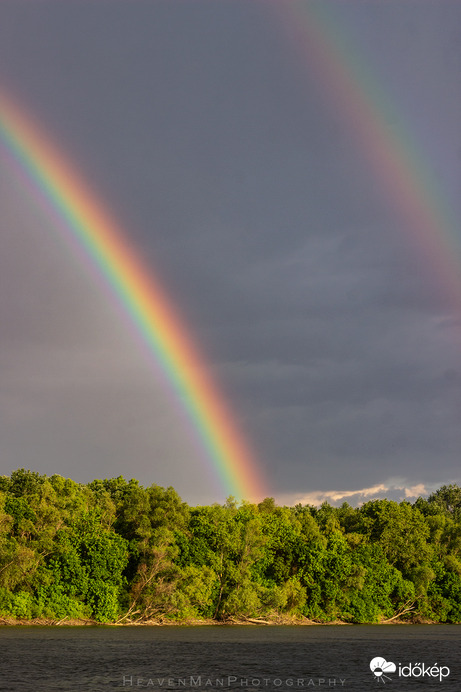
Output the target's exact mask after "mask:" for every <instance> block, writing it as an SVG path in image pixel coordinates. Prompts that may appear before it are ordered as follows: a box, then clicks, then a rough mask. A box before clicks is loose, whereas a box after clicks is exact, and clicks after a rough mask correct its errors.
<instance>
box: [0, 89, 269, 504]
mask: <svg viewBox="0 0 461 692" xmlns="http://www.w3.org/2000/svg"><path fill="white" fill-rule="evenodd" d="M0 141H1V142H2V144H3V147H4V148H5V149H6V152H7V153H8V155H9V157H10V159H12V160H13V163H14V164H16V165H17V166H19V169H20V171H21V173H22V174H25V176H26V179H27V181H28V182H29V183H30V184H31V185H32V187H33V190H34V192H36V193H37V192H38V193H39V195H40V198H42V199H44V200H45V201H46V203H47V205H48V206H51V209H52V211H53V212H54V213H55V214H57V215H58V217H59V218H60V220H61V222H64V223H62V224H61V225H62V227H63V229H65V230H64V231H63V232H64V233H66V235H69V234H70V235H71V237H72V238H71V239H72V241H73V244H74V245H77V247H78V248H79V249H80V250H83V251H84V255H85V256H86V257H87V258H88V259H89V260H90V262H91V263H92V265H93V267H95V268H96V270H97V273H98V276H102V277H103V279H104V281H105V284H106V285H107V286H108V287H109V289H110V292H111V294H112V295H113V296H114V297H115V298H116V300H117V301H118V302H119V303H120V304H121V305H122V306H123V309H124V311H125V313H126V315H128V317H129V319H130V321H131V324H132V325H133V327H134V330H135V331H136V334H137V335H138V336H141V338H142V341H143V343H144V345H145V346H146V347H147V349H148V352H149V354H150V355H151V357H152V358H153V360H154V363H155V365H156V367H158V366H159V367H160V369H161V371H162V373H163V374H164V375H165V377H166V379H167V381H168V383H169V385H170V387H171V388H172V390H173V391H174V393H175V395H176V400H177V402H178V404H179V405H180V407H181V409H182V410H183V411H185V412H186V414H187V418H188V421H189V422H190V423H192V427H193V429H194V431H195V433H196V435H197V437H198V439H199V440H200V442H201V447H202V448H203V450H204V452H205V458H206V460H207V462H208V464H209V468H210V469H211V470H212V471H213V473H214V474H215V476H216V477H217V478H218V480H219V482H220V484H221V486H222V489H223V490H224V491H225V492H226V493H227V494H228V495H233V496H234V497H236V498H237V499H246V500H256V499H262V498H263V497H264V496H265V494H266V489H265V483H264V482H263V479H262V475H261V472H260V470H259V469H258V465H257V462H256V460H255V458H254V456H253V455H252V453H251V452H250V450H249V448H248V445H247V444H246V442H245V441H244V439H243V437H242V435H241V434H240V433H239V431H238V430H237V427H236V425H235V423H234V421H233V418H232V416H231V413H230V411H229V410H228V408H227V406H226V404H225V402H224V400H223V397H222V396H221V395H220V394H219V393H218V391H217V389H216V386H215V384H214V383H213V382H212V380H211V378H210V376H209V374H208V372H207V368H206V367H205V365H204V362H203V359H202V357H201V356H200V355H199V351H198V349H197V347H196V345H195V344H194V342H193V338H192V336H191V334H190V333H189V332H188V330H186V329H185V327H184V324H183V322H182V321H181V320H180V319H179V317H178V314H177V311H176V310H175V309H174V307H173V305H172V304H171V302H170V300H169V299H168V297H167V295H166V294H165V291H164V290H163V289H162V286H161V285H159V282H158V280H156V278H155V277H154V276H153V275H152V272H151V271H150V270H148V269H147V268H146V267H145V266H143V263H142V261H141V260H140V258H139V257H138V256H137V255H136V254H135V253H134V251H133V249H132V248H131V247H130V245H129V242H128V240H127V238H126V233H125V232H124V231H123V230H122V229H121V228H119V226H118V224H117V223H116V221H115V220H114V219H113V218H111V215H110V214H109V212H108V211H107V209H105V207H104V205H103V204H102V203H101V202H100V201H99V200H98V199H96V197H95V195H94V194H93V193H92V192H90V190H89V189H88V187H87V186H86V185H85V183H84V181H83V179H81V177H80V176H78V175H77V173H76V172H75V171H74V170H73V168H72V167H71V165H70V164H69V163H68V162H67V161H66V160H65V157H64V156H63V155H62V154H61V152H60V151H58V150H57V148H56V147H55V146H54V145H53V143H52V141H51V139H50V138H49V137H48V136H47V135H46V134H45V133H44V132H43V130H42V128H39V127H38V126H37V124H36V123H35V122H33V121H32V119H31V118H30V117H29V116H28V115H27V114H26V112H25V110H24V108H22V107H19V105H18V104H17V103H16V102H15V101H14V100H13V98H12V97H11V96H10V94H8V93H6V91H5V90H4V89H2V90H0Z"/></svg>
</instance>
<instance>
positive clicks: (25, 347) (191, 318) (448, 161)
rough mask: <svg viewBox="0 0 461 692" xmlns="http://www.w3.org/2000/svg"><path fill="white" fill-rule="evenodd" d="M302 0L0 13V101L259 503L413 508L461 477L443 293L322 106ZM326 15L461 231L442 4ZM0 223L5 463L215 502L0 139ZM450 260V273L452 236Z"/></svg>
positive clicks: (215, 490) (460, 174)
mask: <svg viewBox="0 0 461 692" xmlns="http://www.w3.org/2000/svg"><path fill="white" fill-rule="evenodd" d="M296 4H297V3H296V2H295V1H294V0H283V2H282V0H279V1H278V2H273V1H272V0H245V1H240V0H220V2H216V0H207V1H202V0H150V1H147V0H130V1H129V0H124V1H119V0H107V1H102V0H66V2H62V0H54V1H51V0H37V1H36V2H33V3H32V2H30V0H2V3H1V4H0V87H6V88H8V89H9V91H10V92H11V93H12V94H13V95H15V96H16V98H17V99H18V100H20V101H21V103H23V104H24V105H25V106H26V108H27V111H28V112H29V114H30V115H32V117H33V118H34V119H35V121H36V122H37V123H38V124H40V126H42V127H43V128H44V129H45V130H46V131H47V132H48V133H50V134H51V135H52V137H53V140H54V142H55V143H56V144H57V146H58V147H59V148H60V149H61V151H62V152H63V153H64V155H65V156H66V157H67V159H68V160H69V161H70V162H72V165H74V166H75V167H76V168H77V169H78V170H79V171H80V173H82V174H83V175H84V176H85V179H86V181H87V182H88V184H89V185H90V186H91V187H92V190H93V192H94V194H95V196H96V198H97V199H99V200H101V202H103V203H104V205H106V206H107V208H108V209H110V211H111V213H112V214H113V216H115V218H117V220H118V222H119V223H120V225H121V226H122V227H123V228H124V229H125V231H126V234H127V236H128V237H129V238H130V240H131V242H132V244H133V246H134V247H135V248H136V250H137V251H138V252H139V253H140V254H141V255H142V256H143V258H144V260H145V261H146V262H147V263H148V264H149V266H151V267H152V269H153V270H154V269H155V272H156V273H157V275H158V276H159V277H160V278H161V281H162V282H163V284H164V286H166V287H167V290H168V292H169V294H170V296H171V298H172V300H173V302H174V303H175V304H176V305H177V307H178V310H179V311H180V313H181V314H182V315H183V316H184V319H185V322H186V323H187V324H188V325H189V327H190V329H191V331H192V332H193V334H194V337H195V338H196V340H197V341H198V342H199V343H200V345H201V348H202V350H203V352H204V353H205V354H206V362H207V363H208V365H209V367H210V372H211V373H212V375H213V377H214V378H215V379H216V382H217V383H218V385H219V388H220V390H221V392H222V393H223V396H224V397H225V399H226V401H227V402H228V404H229V406H230V408H231V409H232V410H233V412H234V418H235V421H236V425H237V426H238V427H239V428H240V429H241V430H242V432H243V434H244V435H245V437H246V439H247V440H248V443H249V445H250V446H251V447H252V448H253V449H254V450H255V453H256V456H257V457H258V458H259V459H260V463H261V467H262V469H263V475H264V477H265V478H266V481H267V486H268V488H269V490H270V493H271V494H272V495H274V496H275V497H276V498H277V499H278V500H279V501H280V502H285V503H289V504H291V503H293V502H297V501H302V502H308V501H309V502H314V501H321V499H322V498H328V499H329V500H330V501H342V498H344V499H347V500H348V501H349V502H351V503H352V504H355V503H357V502H360V501H362V500H364V499H369V498H370V497H378V496H379V497H384V496H387V497H391V498H393V499H398V498H401V497H405V496H406V497H409V498H412V497H414V496H415V495H416V496H417V495H418V494H420V493H427V492H430V491H431V490H433V489H435V488H437V487H439V486H440V485H442V484H445V483H449V482H460V481H461V471H460V453H461V426H460V420H461V338H460V336H461V326H460V310H461V303H458V304H457V303H456V301H453V300H450V296H448V295H447V292H446V290H445V285H444V277H443V272H441V271H440V269H439V270H437V271H432V268H431V261H430V257H428V256H427V255H426V256H425V255H424V252H421V251H420V250H419V249H418V247H417V232H416V233H413V236H411V233H410V232H409V230H408V229H407V228H406V227H405V224H406V219H405V218H403V216H399V213H398V210H396V209H395V208H393V207H392V204H391V203H390V200H389V196H388V195H386V194H385V191H384V190H382V189H381V182H380V179H379V176H378V175H376V170H375V169H374V168H373V166H372V165H371V163H370V161H369V160H368V159H367V155H366V151H364V150H363V149H362V148H361V147H360V142H359V139H358V137H357V132H356V131H354V127H353V123H351V122H350V119H348V118H345V117H342V113H341V110H340V108H339V107H338V108H335V100H334V94H333V95H332V94H331V93H330V94H328V97H327V96H326V94H325V89H323V88H322V86H323V84H322V66H321V65H318V64H317V65H315V66H312V65H310V64H309V61H308V60H307V57H306V56H307V55H308V52H306V51H305V50H303V48H305V47H306V46H303V45H302V42H303V40H304V41H307V40H308V37H309V32H303V30H302V29H303V27H302V24H301V25H300V24H299V22H301V16H302V15H301V14H295V12H294V10H295V9H296V8H295V5H296ZM298 4H299V3H298ZM301 4H305V5H312V3H310V2H309V0H304V2H303V3H301ZM322 5H323V7H324V8H326V9H327V12H328V14H329V17H330V21H331V23H332V25H334V26H337V27H340V33H341V35H342V38H344V40H346V41H347V42H349V43H350V45H352V46H354V50H355V51H356V55H357V59H358V60H359V61H361V62H362V64H363V65H366V67H367V69H369V73H370V75H371V78H372V79H373V80H374V86H375V87H376V88H377V89H379V90H380V93H381V98H382V99H384V100H385V101H384V102H387V103H388V104H389V106H390V107H391V110H392V112H394V113H395V114H396V115H395V117H396V118H398V119H399V122H401V123H402V127H403V128H405V127H406V128H407V131H408V133H411V137H412V142H413V146H414V148H415V150H416V153H417V155H418V156H419V158H420V161H421V163H422V166H423V167H425V171H424V172H425V173H428V174H430V175H434V176H435V177H436V178H437V180H438V181H439V184H440V185H441V187H442V189H443V190H444V192H445V194H446V205H447V209H448V210H449V212H450V213H451V214H453V215H454V216H455V219H456V221H457V222H458V226H459V221H460V219H461V208H460V202H459V199H461V195H460V181H461V127H460V123H461V92H460V90H459V79H460V74H461V4H460V3H458V2H450V1H448V0H447V1H446V2H436V1H435V0H434V1H432V2H426V1H425V0H418V2H412V1H411V0H398V1H395V0H386V2H371V1H370V2H366V1H364V0H360V1H356V0H341V1H340V2H330V0H322ZM298 9H299V8H298ZM296 17H297V21H295V19H296ZM302 21H306V22H307V21H308V15H306V18H305V19H304V20H302ZM297 22H298V23H297ZM0 209H1V215H0V473H10V472H11V471H12V470H14V469H15V468H19V467H25V468H30V469H33V470H37V471H39V472H40V473H46V474H52V473H59V474H61V475H64V476H69V477H71V478H73V479H74V480H76V481H79V482H88V481H90V480H92V479H93V478H104V477H113V476H118V475H120V474H121V475H124V476H125V477H126V478H131V477H134V478H138V479H139V480H140V482H141V483H142V484H144V485H150V484H151V483H157V484H159V485H164V486H168V485H172V486H174V487H175V488H176V489H177V491H178V492H179V493H180V495H181V496H182V497H183V498H184V499H185V500H187V501H188V502H190V503H199V502H213V501H222V500H223V499H224V496H223V493H224V490H223V489H222V488H220V487H219V486H218V485H217V483H216V479H215V478H214V477H213V474H210V473H209V471H208V470H207V466H206V464H205V463H204V461H203V452H202V450H201V449H200V448H199V447H197V445H196V444H195V443H194V440H193V439H192V438H191V433H190V430H189V429H188V427H187V425H185V423H184V420H183V418H182V417H181V414H180V413H179V412H178V406H177V403H176V402H175V401H174V399H172V397H171V393H169V392H168V391H166V390H165V387H164V384H163V383H162V379H161V377H160V376H159V374H158V373H156V372H155V370H152V368H151V367H150V365H149V363H148V362H147V361H146V359H145V358H144V356H143V350H142V348H140V345H139V342H138V340H137V338H136V336H135V335H134V334H133V330H132V328H130V327H129V325H128V323H127V320H126V319H125V318H124V316H123V315H121V314H120V313H119V312H118V310H117V307H116V306H115V304H114V302H113V301H112V300H111V299H110V296H108V294H107V291H106V290H105V289H104V287H101V284H100V281H98V278H97V277H95V276H94V275H92V274H91V272H89V271H88V269H87V266H86V265H85V263H84V262H82V261H81V259H79V257H78V256H77V254H76V253H75V252H72V250H71V249H69V246H68V244H67V243H66V238H65V233H64V232H63V230H62V224H60V223H59V222H57V221H56V219H55V218H53V216H52V215H51V214H50V213H48V212H47V210H46V209H45V208H44V207H43V205H41V204H40V201H39V199H38V198H37V197H35V196H34V195H33V194H31V191H30V186H28V185H27V183H25V182H24V179H23V177H21V175H18V173H17V171H16V170H14V168H13V167H12V166H11V163H10V159H9V157H8V155H7V153H6V152H5V149H4V147H2V146H1V145H0ZM413 230H414V229H413ZM444 233H445V231H444V229H440V237H441V241H440V242H441V243H443V237H444ZM411 237H413V240H410V238H411ZM415 238H416V240H415ZM453 252H454V253H455V254H456V253H459V257H458V256H457V255H456V261H457V262H459V265H460V267H461V236H460V237H459V238H456V239H455V246H454V248H453V247H452V256H453ZM459 282H460V284H459V286H460V291H461V278H460V279H459Z"/></svg>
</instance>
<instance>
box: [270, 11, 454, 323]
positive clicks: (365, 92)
mask: <svg viewBox="0 0 461 692" xmlns="http://www.w3.org/2000/svg"><path fill="white" fill-rule="evenodd" d="M269 7H270V8H271V10H272V11H273V12H274V13H275V15H276V18H277V21H278V23H279V24H280V26H281V27H284V29H286V30H287V35H288V41H289V42H290V45H291V47H292V48H293V49H294V50H295V51H296V53H297V55H298V56H301V60H302V69H303V70H305V72H306V73H307V74H308V75H309V76H310V77H313V78H314V79H315V81H316V82H317V84H318V87H319V92H320V95H321V98H323V99H324V101H325V102H326V103H328V102H329V105H330V107H331V108H332V109H333V110H334V112H335V113H337V115H338V118H339V119H341V121H342V122H343V123H344V127H345V128H346V129H347V131H348V132H349V134H350V136H351V137H353V138H354V141H355V143H356V146H357V151H358V153H360V155H361V156H363V157H364V160H366V161H367V162H368V164H369V165H370V166H371V170H372V171H373V174H374V176H375V178H376V180H377V182H378V184H379V186H380V190H381V192H382V193H383V194H384V195H387V200H388V203H389V209H390V210H392V211H393V212H394V213H395V214H396V215H397V216H396V218H398V220H399V222H400V223H401V227H402V233H403V234H404V235H406V236H407V238H408V239H410V243H411V250H412V252H417V253H418V255H419V258H420V260H421V261H422V262H423V263H424V265H425V271H426V275H427V276H428V277H429V276H430V275H431V274H432V275H433V277H434V279H435V281H434V282H433V288H434V290H439V291H441V292H442V293H443V295H444V298H445V299H446V301H447V306H448V305H451V306H452V307H454V308H455V309H456V310H459V309H460V308H461V256H460V255H461V253H460V238H459V220H458V219H456V217H455V214H454V212H453V204H452V203H450V200H449V199H448V196H447V195H446V193H445V191H444V190H443V188H442V187H441V186H440V184H439V182H438V181H437V179H436V176H435V174H434V172H433V170H432V166H431V163H430V160H429V157H428V156H427V155H426V154H425V151H424V146H423V144H422V143H421V142H418V141H415V138H414V136H413V133H412V132H411V130H410V127H409V125H408V124H407V123H406V122H405V119H404V114H403V113H402V111H401V109H399V108H398V107H397V105H396V104H395V103H394V102H393V100H392V99H391V98H390V96H389V95H388V94H386V93H385V90H384V89H383V87H382V85H381V83H380V80H379V79H377V75H376V74H375V73H374V72H373V70H371V69H370V67H369V61H367V60H366V56H363V55H360V54H359V53H358V51H357V50H356V48H355V46H353V45H352V41H350V40H349V38H348V36H347V33H346V31H345V29H344V21H343V20H342V15H341V8H340V6H339V5H335V4H333V3H328V2H324V1H323V0H321V1H320V2H315V1H313V0H310V1H307V0H306V1H305V2H295V1H290V2H280V3H273V4H272V3H271V4H270V5H269ZM346 11H347V6H346Z"/></svg>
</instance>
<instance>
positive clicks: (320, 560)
mask: <svg viewBox="0 0 461 692" xmlns="http://www.w3.org/2000/svg"><path fill="white" fill-rule="evenodd" d="M0 616H3V617H7V616H9V617H15V618H28V619H30V618H47V619H53V620H63V619H65V618H91V619H93V620H96V621H98V622H113V621H120V622H129V621H134V620H147V619H152V618H170V619H173V620H180V619H187V618H189V619H190V618H214V619H218V620H222V619H227V618H280V617H286V616H296V617H298V616H299V617H307V618H310V619H312V620H316V621H318V622H329V621H333V620H336V619H341V620H344V621H347V622H380V621H384V620H391V619H394V618H396V617H400V618H403V619H405V618H407V619H419V620H431V621H436V622H461V488H459V487H458V486H456V485H451V486H444V487H442V488H440V489H439V490H438V491H437V492H435V493H433V494H432V495H431V496H430V497H429V498H427V499H423V498H419V499H418V500H417V501H416V502H415V503H414V504H410V503H409V502H401V503H396V502H392V501H389V500H374V501H371V502H367V503H366V504H364V505H362V506H361V507H359V508H353V507H351V506H350V505H348V504H347V503H344V504H343V505H342V506H341V507H331V506H330V505H328V504H326V503H325V504H323V505H322V506H321V507H320V508H316V507H311V506H301V505H297V506H296V507H278V506H276V505H275V503H274V501H273V500H272V499H271V498H267V499H266V500H264V501H263V502H261V503H260V504H259V505H252V504H248V503H242V504H241V505H240V506H238V505H237V503H235V502H234V501H233V500H232V498H231V499H229V500H228V501H227V502H226V504H225V505H217V504H216V505H212V506H209V507H189V506H188V505H187V504H185V503H184V502H182V501H181V499H180V498H179V496H178V495H177V493H176V492H175V491H174V490H173V489H172V488H168V489H166V490H165V489H164V488H160V487H158V486H155V485H153V486H151V487H149V488H143V487H141V486H140V485H139V484H138V482H137V481H135V480H131V481H129V482H127V481H125V480H124V479H123V478H121V477H119V478H114V479H111V480H104V481H101V480H97V481H93V482H92V483H90V484H89V485H81V484H78V483H75V482H74V481H72V480H69V479H65V478H62V477H61V476H57V475H56V476H51V477H47V476H40V475H39V474H38V473H35V472H31V471H25V470H24V469H20V470H18V471H15V472H14V473H12V474H11V476H10V477H6V476H2V477H0Z"/></svg>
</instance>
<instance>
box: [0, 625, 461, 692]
mask: <svg viewBox="0 0 461 692" xmlns="http://www.w3.org/2000/svg"><path fill="white" fill-rule="evenodd" d="M460 644H461V626H457V625H451V626H450V625H385V626H383V625H381V626H368V625H353V626H341V625H328V626H320V625H319V626H281V627H279V626H191V627H184V626H181V627H179V626H178V627H176V626H167V627H155V626H153V627H133V626H131V627H107V626H101V627H88V626H86V627H85V626H82V627H63V626H60V627H40V626H17V627H11V626H4V627H0V647H1V654H2V656H1V665H0V690H10V691H12V692H22V691H23V690H24V691H25V690H27V691H31V692H32V691H33V692H54V691H55V690H66V691H69V692H73V691H75V690H79V691H81V692H103V691H104V690H113V689H117V690H119V691H120V692H122V690H125V691H127V692H128V691H134V690H138V691H139V690H157V691H158V690H161V689H166V690H173V689H175V690H186V692H190V691H191V690H202V691H206V690H227V691H231V690H249V689H251V690H256V689H264V690H283V691H284V692H286V691H287V690H293V689H296V690H301V689H306V690H327V689H329V690H333V689H335V690H341V689H343V690H348V691H349V692H350V691H354V692H355V691H356V690H357V692H359V691H362V690H379V689H381V688H383V686H384V685H388V687H387V689H388V690H407V689H408V690H419V689H421V690H431V689H433V690H439V691H442V690H443V691H447V692H448V691H450V692H451V691H455V690H456V691H457V692H459V691H460V690H461V660H460V658H461V657H460ZM373 660H374V663H373V668H374V670H371V668H370V662H371V661H373Z"/></svg>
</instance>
